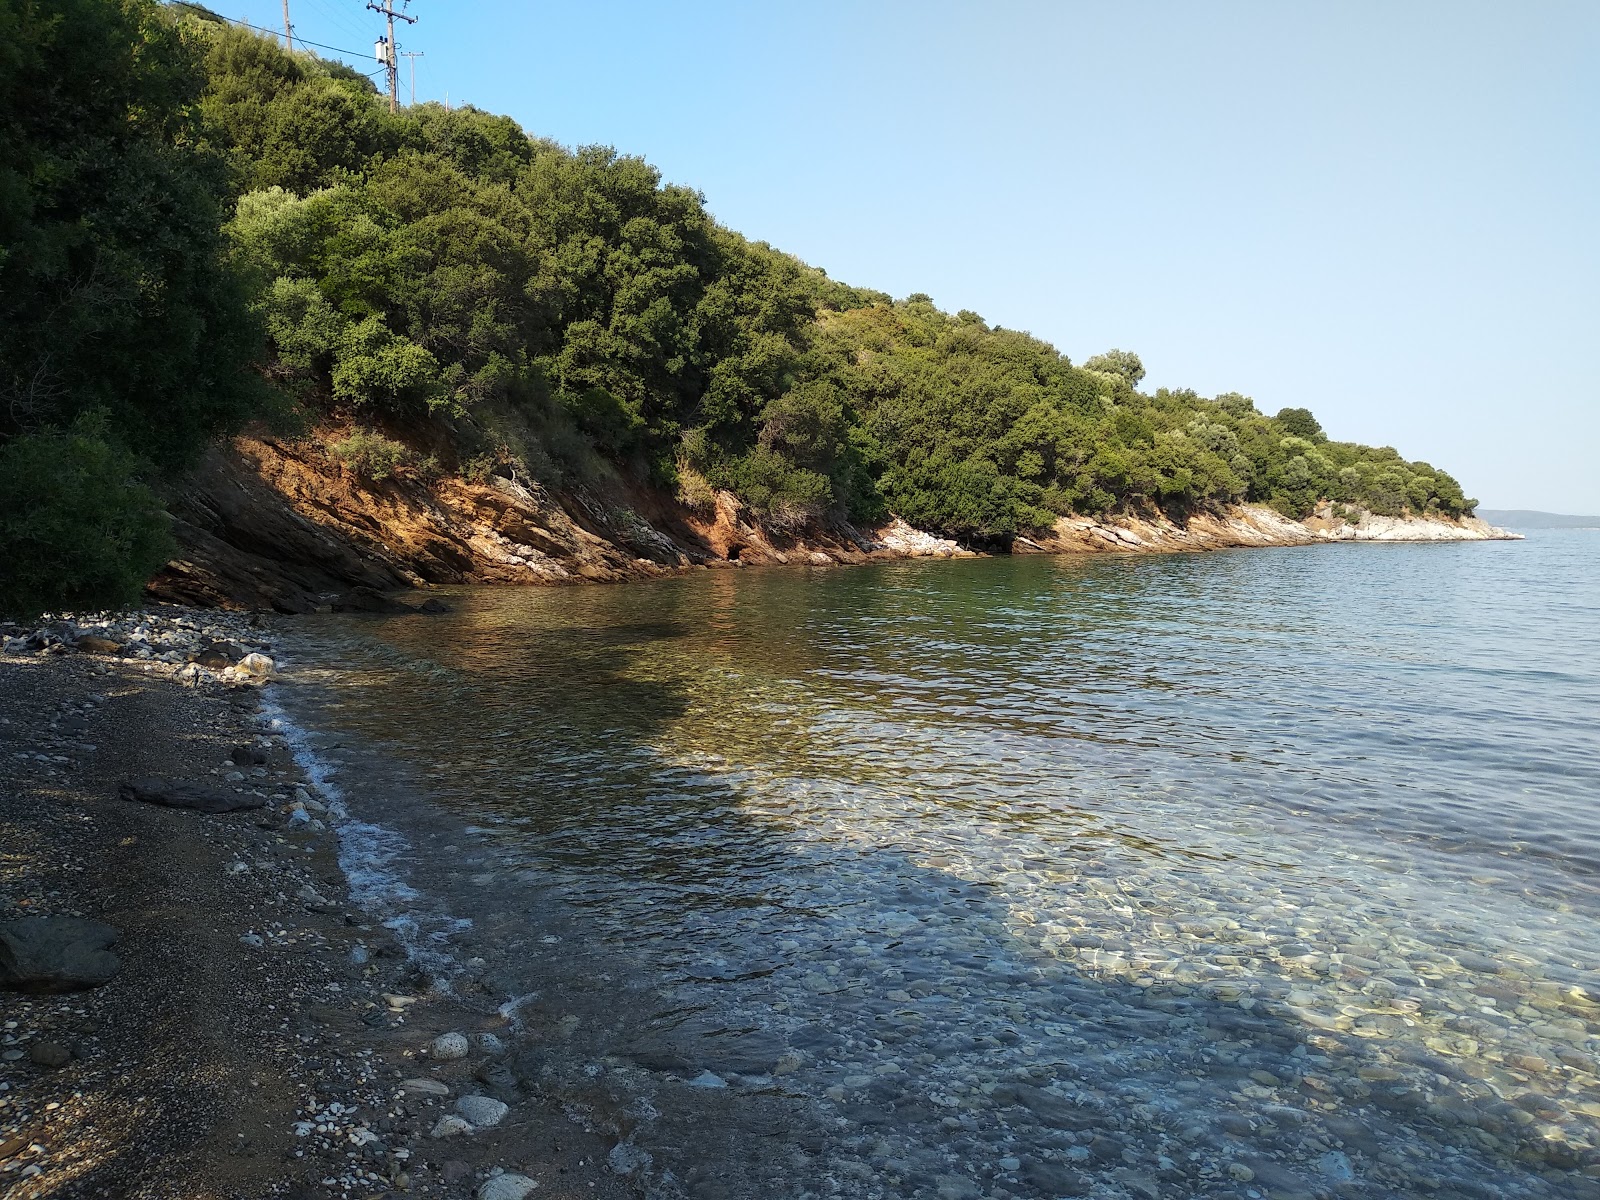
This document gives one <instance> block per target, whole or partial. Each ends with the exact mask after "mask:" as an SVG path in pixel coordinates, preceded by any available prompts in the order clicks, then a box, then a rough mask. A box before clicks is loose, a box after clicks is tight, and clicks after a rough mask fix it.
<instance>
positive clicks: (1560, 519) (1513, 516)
mask: <svg viewBox="0 0 1600 1200" xmlns="http://www.w3.org/2000/svg"><path fill="white" fill-rule="evenodd" d="M1478 516H1480V517H1482V518H1483V519H1484V520H1485V521H1487V522H1489V524H1491V525H1499V526H1500V527H1501V528H1503V529H1600V517H1574V516H1570V515H1568V514H1567V513H1549V512H1538V511H1536V510H1534V509H1531V508H1480V509H1479V510H1478Z"/></svg>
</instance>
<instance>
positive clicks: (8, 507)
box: [0, 420, 172, 616]
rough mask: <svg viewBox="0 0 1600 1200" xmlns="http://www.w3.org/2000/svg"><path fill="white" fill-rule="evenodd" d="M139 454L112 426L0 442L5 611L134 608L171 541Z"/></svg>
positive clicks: (1, 607) (0, 588)
mask: <svg viewBox="0 0 1600 1200" xmlns="http://www.w3.org/2000/svg"><path fill="white" fill-rule="evenodd" d="M137 474H138V463H137V460H135V458H134V457H133V455H132V454H130V453H129V452H128V451H126V450H123V449H120V448H119V447H117V445H116V444H115V439H114V438H113V437H111V435H110V434H109V433H108V431H107V430H106V429H105V428H104V426H103V425H100V424H98V423H97V422H95V421H93V420H84V421H80V422H79V423H78V424H77V425H76V426H75V427H74V428H72V429H70V430H64V431H59V432H57V431H48V432H41V433H28V434H23V435H22V436H20V437H14V438H11V439H9V440H8V441H6V443H5V444H4V445H0V552H3V553H4V555H5V559H4V563H5V566H4V569H3V570H0V613H14V614H20V615H23V616H33V615H35V614H37V613H41V612H45V611H47V610H50V609H56V608H63V607H65V608H73V609H81V608H101V607H107V606H112V605H122V604H131V603H133V602H134V601H135V600H137V599H138V598H139V593H140V591H141V589H142V588H143V587H144V582H145V580H147V579H149V578H150V576H151V575H152V574H153V573H154V572H155V570H156V568H158V567H160V566H161V564H162V563H164V562H165V561H166V560H167V557H168V555H169V554H170V553H171V552H172V537H171V535H170V533H169V532H168V529H167V516H166V514H165V513H164V512H163V511H162V509H161V502H160V501H159V500H158V499H157V498H156V496H155V494H154V493H153V492H151V491H150V489H149V488H147V487H145V486H144V485H143V484H141V483H140V482H139V481H138V478H137Z"/></svg>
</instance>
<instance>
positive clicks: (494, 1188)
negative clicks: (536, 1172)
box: [478, 1175, 539, 1200]
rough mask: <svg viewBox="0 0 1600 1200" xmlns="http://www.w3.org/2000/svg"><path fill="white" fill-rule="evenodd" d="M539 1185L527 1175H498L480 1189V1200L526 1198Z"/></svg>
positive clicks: (488, 1180)
mask: <svg viewBox="0 0 1600 1200" xmlns="http://www.w3.org/2000/svg"><path fill="white" fill-rule="evenodd" d="M538 1186H539V1185H538V1184H537V1183H536V1182H535V1181H534V1180H532V1179H529V1178H528V1177H527V1176H526V1175H496V1176H495V1177H494V1178H493V1179H487V1180H485V1181H484V1183H483V1186H482V1187H480V1188H479V1189H478V1200H524V1198H525V1197H526V1196H528V1195H529V1194H530V1193H531V1192H533V1190H534V1189H535V1188H537V1187H538Z"/></svg>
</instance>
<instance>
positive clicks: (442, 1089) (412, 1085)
mask: <svg viewBox="0 0 1600 1200" xmlns="http://www.w3.org/2000/svg"><path fill="white" fill-rule="evenodd" d="M400 1086H401V1087H402V1088H403V1089H405V1090H406V1091H408V1092H411V1093H413V1094H415V1095H418V1096H448V1095H449V1094H450V1088H449V1087H448V1086H447V1085H446V1084H443V1083H440V1082H439V1081H438V1080H437V1079H402V1080H401V1081H400Z"/></svg>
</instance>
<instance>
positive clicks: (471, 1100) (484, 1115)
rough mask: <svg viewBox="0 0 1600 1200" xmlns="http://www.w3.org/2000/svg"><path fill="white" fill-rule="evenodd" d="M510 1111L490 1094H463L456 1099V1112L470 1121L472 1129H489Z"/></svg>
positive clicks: (503, 1118)
mask: <svg viewBox="0 0 1600 1200" xmlns="http://www.w3.org/2000/svg"><path fill="white" fill-rule="evenodd" d="M508 1111H510V1110H509V1109H508V1108H507V1107H506V1105H504V1104H502V1103H501V1102H500V1101H498V1100H496V1099H495V1098H494V1097H492V1096H463V1097H461V1099H459V1100H457V1101H456V1112H458V1113H460V1114H461V1115H462V1116H463V1117H464V1118H465V1119H466V1120H468V1121H470V1122H471V1123H472V1127H473V1128H474V1129H490V1128H492V1127H494V1126H496V1125H498V1124H500V1122H501V1121H503V1120H505V1115H506V1113H507V1112H508Z"/></svg>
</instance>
